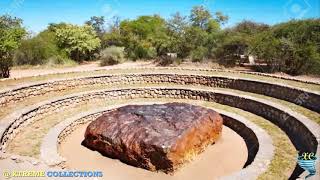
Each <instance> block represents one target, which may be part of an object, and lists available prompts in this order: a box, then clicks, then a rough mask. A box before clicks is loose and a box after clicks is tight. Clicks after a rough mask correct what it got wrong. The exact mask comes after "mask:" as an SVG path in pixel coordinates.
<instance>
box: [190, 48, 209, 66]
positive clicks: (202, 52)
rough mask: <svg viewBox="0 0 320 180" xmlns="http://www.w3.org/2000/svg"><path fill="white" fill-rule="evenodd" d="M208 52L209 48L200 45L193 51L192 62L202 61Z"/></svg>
mask: <svg viewBox="0 0 320 180" xmlns="http://www.w3.org/2000/svg"><path fill="white" fill-rule="evenodd" d="M207 54H208V49H207V48H205V47H203V46H200V47H198V48H196V49H194V50H192V51H191V60H192V62H201V61H202V60H203V59H204V58H205V57H206V56H207Z"/></svg>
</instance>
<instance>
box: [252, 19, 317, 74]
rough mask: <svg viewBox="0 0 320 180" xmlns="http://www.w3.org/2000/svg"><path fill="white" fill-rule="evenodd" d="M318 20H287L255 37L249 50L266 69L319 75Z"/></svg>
mask: <svg viewBox="0 0 320 180" xmlns="http://www.w3.org/2000/svg"><path fill="white" fill-rule="evenodd" d="M319 42H320V19H308V20H300V21H289V22H287V23H282V24H279V25H276V26H274V27H272V29H271V30H270V31H268V32H265V33H261V34H259V35H258V36H256V38H255V41H254V43H253V44H252V47H251V49H252V52H253V54H255V55H256V56H257V57H258V58H260V59H262V60H264V61H265V62H266V63H267V66H268V71H269V72H275V71H282V72H286V73H288V74H291V75H298V74H309V73H313V74H320V47H319Z"/></svg>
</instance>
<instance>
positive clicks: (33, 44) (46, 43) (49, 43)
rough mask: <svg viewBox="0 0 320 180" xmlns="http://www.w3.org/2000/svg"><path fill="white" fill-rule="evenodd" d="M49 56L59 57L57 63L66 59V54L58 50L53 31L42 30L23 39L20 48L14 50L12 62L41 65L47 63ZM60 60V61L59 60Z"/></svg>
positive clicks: (52, 57)
mask: <svg viewBox="0 0 320 180" xmlns="http://www.w3.org/2000/svg"><path fill="white" fill-rule="evenodd" d="M49 58H51V62H50V63H52V62H53V61H52V59H60V60H57V61H54V62H56V63H57V64H59V63H62V62H63V61H64V60H63V59H67V54H66V53H65V52H63V50H60V49H59V48H58V46H57V42H56V40H55V35H54V32H51V31H44V32H41V33H40V34H39V35H38V36H36V37H34V38H32V39H27V40H24V41H23V42H22V43H21V46H20V48H19V49H18V50H17V51H16V52H15V55H14V62H15V64H17V65H25V64H29V65H41V64H46V63H48V60H49ZM59 61H60V62H59Z"/></svg>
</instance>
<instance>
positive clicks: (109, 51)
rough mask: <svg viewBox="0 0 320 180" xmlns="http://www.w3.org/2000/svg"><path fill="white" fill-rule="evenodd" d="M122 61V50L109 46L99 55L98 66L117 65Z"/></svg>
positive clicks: (121, 48)
mask: <svg viewBox="0 0 320 180" xmlns="http://www.w3.org/2000/svg"><path fill="white" fill-rule="evenodd" d="M123 59H124V48H123V47H116V46H111V47H108V48H106V49H104V50H103V51H102V52H101V54H100V66H108V65H115V64H119V63H121V62H122V61H123Z"/></svg>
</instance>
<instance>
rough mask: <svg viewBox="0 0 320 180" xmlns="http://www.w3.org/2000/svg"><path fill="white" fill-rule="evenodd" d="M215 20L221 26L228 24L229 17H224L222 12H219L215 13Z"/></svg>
mask: <svg viewBox="0 0 320 180" xmlns="http://www.w3.org/2000/svg"><path fill="white" fill-rule="evenodd" d="M215 16H216V18H215V20H216V21H217V22H218V23H219V24H225V23H227V22H228V20H229V16H226V15H223V13H222V12H220V11H218V12H216V13H215Z"/></svg>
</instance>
